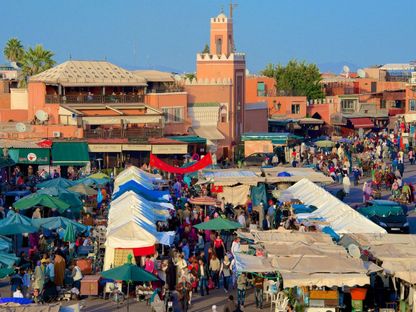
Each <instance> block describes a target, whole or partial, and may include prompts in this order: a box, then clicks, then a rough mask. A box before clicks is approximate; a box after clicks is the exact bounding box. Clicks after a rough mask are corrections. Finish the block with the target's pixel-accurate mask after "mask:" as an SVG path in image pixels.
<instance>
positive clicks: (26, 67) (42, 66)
mask: <svg viewBox="0 0 416 312" xmlns="http://www.w3.org/2000/svg"><path fill="white" fill-rule="evenodd" d="M53 55H54V54H53V52H52V51H50V50H46V49H44V48H43V46H42V45H40V44H38V45H36V46H35V47H34V48H29V49H28V50H27V51H26V52H25V54H24V56H23V59H22V72H23V75H24V77H25V78H26V79H27V78H28V77H30V76H33V75H36V74H39V73H41V72H43V71H45V70H47V69H49V68H51V67H53V66H54V65H55V64H56V62H55V61H54V60H53Z"/></svg>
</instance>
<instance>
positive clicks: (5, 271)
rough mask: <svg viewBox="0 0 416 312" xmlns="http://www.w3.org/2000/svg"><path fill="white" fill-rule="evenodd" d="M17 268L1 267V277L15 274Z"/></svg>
mask: <svg viewBox="0 0 416 312" xmlns="http://www.w3.org/2000/svg"><path fill="white" fill-rule="evenodd" d="M14 272H15V270H14V269H13V268H1V269H0V278H5V277H6V276H9V275H11V274H13V273H14Z"/></svg>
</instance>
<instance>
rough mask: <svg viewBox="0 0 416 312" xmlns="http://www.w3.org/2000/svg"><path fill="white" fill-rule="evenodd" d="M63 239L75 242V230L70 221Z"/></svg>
mask: <svg viewBox="0 0 416 312" xmlns="http://www.w3.org/2000/svg"><path fill="white" fill-rule="evenodd" d="M63 240H64V242H71V243H72V242H75V230H74V226H73V225H72V223H69V224H68V226H67V227H66V229H65V233H64V239H63Z"/></svg>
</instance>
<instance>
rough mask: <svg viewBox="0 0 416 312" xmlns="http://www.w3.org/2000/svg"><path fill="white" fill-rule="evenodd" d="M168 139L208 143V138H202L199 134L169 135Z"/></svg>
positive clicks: (191, 142)
mask: <svg viewBox="0 0 416 312" xmlns="http://www.w3.org/2000/svg"><path fill="white" fill-rule="evenodd" d="M167 138H168V139H171V140H175V141H179V142H185V143H190V144H198V143H199V144H206V143H207V139H204V138H201V137H199V136H197V135H177V136H168V137H167Z"/></svg>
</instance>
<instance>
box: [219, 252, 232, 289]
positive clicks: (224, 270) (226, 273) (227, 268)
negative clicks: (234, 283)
mask: <svg viewBox="0 0 416 312" xmlns="http://www.w3.org/2000/svg"><path fill="white" fill-rule="evenodd" d="M220 274H222V276H223V280H224V291H225V293H228V291H229V287H230V283H231V261H230V259H229V258H228V256H224V261H223V262H222V263H221V270H220Z"/></svg>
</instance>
